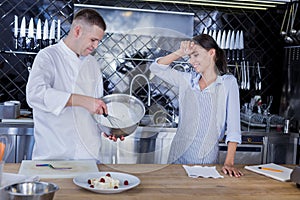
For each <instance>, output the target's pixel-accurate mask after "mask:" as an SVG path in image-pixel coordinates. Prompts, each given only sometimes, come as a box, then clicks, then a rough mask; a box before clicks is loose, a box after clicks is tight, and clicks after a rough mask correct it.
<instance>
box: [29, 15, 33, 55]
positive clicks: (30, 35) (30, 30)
mask: <svg viewBox="0 0 300 200" xmlns="http://www.w3.org/2000/svg"><path fill="white" fill-rule="evenodd" d="M28 38H29V45H28V49H29V50H30V51H33V50H34V46H35V43H34V22H33V18H31V19H30V21H29V27H28Z"/></svg>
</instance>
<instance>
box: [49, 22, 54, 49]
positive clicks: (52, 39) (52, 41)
mask: <svg viewBox="0 0 300 200" xmlns="http://www.w3.org/2000/svg"><path fill="white" fill-rule="evenodd" d="M49 43H50V45H52V44H55V20H52V22H51V26H50V36H49Z"/></svg>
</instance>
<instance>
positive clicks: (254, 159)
mask: <svg viewBox="0 0 300 200" xmlns="http://www.w3.org/2000/svg"><path fill="white" fill-rule="evenodd" d="M226 154H227V145H226V144H225V143H220V144H219V164H224V161H225V158H226ZM262 162H263V144H239V145H238V147H237V149H236V155H235V159H234V163H235V164H262Z"/></svg>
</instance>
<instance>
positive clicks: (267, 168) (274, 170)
mask: <svg viewBox="0 0 300 200" xmlns="http://www.w3.org/2000/svg"><path fill="white" fill-rule="evenodd" d="M258 169H262V170H268V171H272V172H283V171H282V170H280V169H273V168H269V167H258Z"/></svg>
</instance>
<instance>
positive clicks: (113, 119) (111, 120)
mask: <svg viewBox="0 0 300 200" xmlns="http://www.w3.org/2000/svg"><path fill="white" fill-rule="evenodd" d="M103 116H104V117H106V118H107V119H108V121H109V123H110V124H111V125H112V126H113V127H117V128H120V124H122V120H121V119H119V118H117V117H114V116H111V115H109V114H103Z"/></svg>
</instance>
